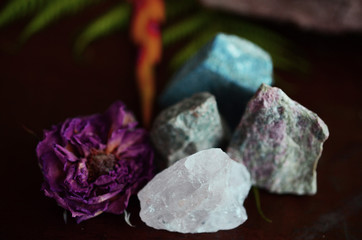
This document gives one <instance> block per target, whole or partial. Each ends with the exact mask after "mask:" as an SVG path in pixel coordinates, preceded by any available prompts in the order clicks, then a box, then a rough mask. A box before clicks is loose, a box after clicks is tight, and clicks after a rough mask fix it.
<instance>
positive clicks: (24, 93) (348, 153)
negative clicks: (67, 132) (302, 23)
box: [0, 11, 362, 240]
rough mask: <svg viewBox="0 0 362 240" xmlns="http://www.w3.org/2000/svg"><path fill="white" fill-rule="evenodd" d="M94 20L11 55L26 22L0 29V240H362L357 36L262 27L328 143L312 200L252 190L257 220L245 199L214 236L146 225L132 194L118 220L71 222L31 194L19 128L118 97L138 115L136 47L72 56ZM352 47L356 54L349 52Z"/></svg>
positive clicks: (101, 46)
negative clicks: (295, 63)
mask: <svg viewBox="0 0 362 240" xmlns="http://www.w3.org/2000/svg"><path fill="white" fill-rule="evenodd" d="M92 14H93V13H92V12H91V11H90V12H87V13H84V14H82V15H80V16H77V17H72V18H68V19H65V20H62V21H61V22H59V23H58V24H55V25H53V27H52V28H50V29H47V30H45V31H43V32H41V33H40V34H38V35H36V36H34V37H33V38H31V39H30V40H29V41H28V42H27V43H26V44H25V45H24V46H23V47H21V48H20V49H17V48H16V45H15V43H14V42H15V40H16V39H17V36H18V35H19V33H20V30H21V29H22V28H23V26H24V24H25V23H26V21H25V20H24V21H23V22H19V23H17V24H15V25H12V26H11V27H8V28H5V29H1V30H0V70H1V71H0V91H1V93H0V98H1V101H0V104H1V105H0V107H1V118H0V120H1V124H0V126H1V129H0V130H1V131H0V133H1V138H0V139H1V171H0V180H1V182H0V183H1V186H2V187H1V204H0V213H1V215H0V239H1V240H8V239H52V240H56V239H78V240H81V239H87V240H93V239H102V240H105V239H148V240H152V239H228V240H233V239H268V240H277V239H278V240H284V239H285V240H286V239H295V240H297V239H303V240H308V239H310V240H312V239H331V240H332V239H333V240H340V239H347V240H357V239H362V223H361V217H362V185H361V180H362V165H361V160H362V158H361V157H362V74H361V72H362V60H361V57H362V37H361V36H356V35H354V36H334V37H328V36H318V35H316V34H312V33H306V32H300V31H299V30H295V29H291V28H290V27H285V26H271V27H272V28H275V29H276V30H277V31H278V32H279V33H281V34H282V35H284V36H287V37H289V38H291V39H292V40H293V41H294V42H295V43H296V44H297V45H298V46H299V48H300V50H302V52H303V53H304V54H305V57H306V59H307V60H308V62H309V63H310V65H311V70H310V72H309V73H308V74H306V75H301V74H298V73H286V72H282V71H276V74H277V76H278V77H279V79H282V80H281V81H277V85H278V86H279V87H281V88H282V89H283V90H284V91H285V92H286V93H287V94H288V95H289V96H290V97H291V98H293V99H295V100H297V101H298V102H300V103H301V104H303V105H304V106H306V107H307V108H309V109H311V110H312V111H314V112H316V113H317V114H318V115H319V116H320V117H321V118H322V119H323V120H324V121H325V122H326V123H327V125H328V126H329V130H330V138H329V139H328V140H327V142H326V143H325V145H324V152H323V154H322V157H321V159H320V162H319V164H318V193H317V194H316V195H315V196H302V197H298V196H292V195H275V194H269V193H267V192H265V191H262V190H261V191H260V197H261V204H262V208H263V210H264V212H265V214H266V215H267V216H268V217H269V218H271V219H272V220H273V222H272V223H268V222H266V221H264V220H263V219H262V218H261V217H260V216H259V215H258V213H257V210H256V206H255V201H254V196H253V194H250V195H249V197H248V199H247V200H246V203H245V206H246V210H247V213H248V215H249V219H248V220H247V222H246V223H245V224H243V225H242V226H240V227H238V228H236V229H234V230H229V231H220V232H217V233H213V234H195V235H192V234H178V233H170V232H166V231H157V230H154V229H151V228H149V227H147V226H146V225H145V224H144V223H142V222H141V220H140V219H139V217H138V213H139V202H138V200H137V199H136V198H135V197H133V198H132V200H131V203H130V205H129V208H128V211H129V212H130V213H131V222H132V223H133V224H134V225H135V226H136V227H135V228H132V227H129V226H128V225H127V224H126V223H125V221H124V219H123V216H117V215H110V214H103V215H101V216H99V217H96V218H94V219H91V220H88V221H85V222H82V223H80V224H76V223H75V221H74V220H73V219H71V217H70V216H69V214H68V222H67V223H66V224H65V223H64V220H63V209H61V208H60V207H58V206H57V204H56V203H55V201H54V200H53V199H50V198H47V197H45V196H44V194H43V192H41V191H40V186H41V183H42V175H41V172H40V170H39V168H38V165H37V159H36V156H35V151H34V149H35V147H36V144H37V140H36V139H35V138H34V137H33V136H32V135H30V134H29V133H28V132H26V131H25V130H24V128H23V127H22V126H23V125H24V126H26V127H27V128H29V129H32V130H33V131H34V132H36V133H37V134H38V135H41V132H42V129H44V128H49V127H50V126H51V125H52V124H55V123H58V122H60V121H63V120H64V119H65V118H67V117H72V116H77V115H85V114H91V113H95V112H101V111H104V110H105V109H106V108H107V106H108V105H110V104H111V103H112V102H113V101H114V100H116V99H121V100H123V101H124V102H125V103H126V104H127V105H128V106H129V108H130V109H132V110H133V111H134V112H135V113H136V115H137V116H140V109H139V107H138V106H139V102H138V95H137V91H136V88H135V81H134V75H133V69H134V65H133V63H134V62H135V60H136V54H135V53H136V49H135V48H134V47H133V46H132V44H131V42H130V41H129V38H128V35H127V33H118V34H115V35H113V36H110V37H107V38H106V39H103V40H100V41H98V42H96V43H94V44H92V45H91V46H90V47H89V48H88V49H87V51H86V52H85V55H84V59H83V60H81V61H77V60H75V58H74V57H73V56H72V52H71V47H72V36H74V34H75V33H76V32H77V30H78V29H79V27H80V26H81V25H82V24H84V23H86V22H87V21H88V20H89V16H91V15H92ZM176 48H177V46H176V47H173V48H170V49H168V50H167V51H166V52H165V54H164V58H163V61H162V63H161V64H160V66H159V67H158V68H157V75H158V80H157V81H158V90H161V89H162V87H163V86H164V84H165V83H166V81H167V79H168V78H169V77H170V75H171V73H170V71H169V70H168V67H167V62H168V61H169V59H170V57H171V55H172V53H173V51H175V49H176ZM358 48H359V49H358Z"/></svg>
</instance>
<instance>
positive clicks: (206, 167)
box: [138, 148, 251, 233]
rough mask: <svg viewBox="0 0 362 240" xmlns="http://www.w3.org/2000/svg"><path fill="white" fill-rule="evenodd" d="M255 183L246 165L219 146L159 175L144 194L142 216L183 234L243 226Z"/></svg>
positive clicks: (151, 224) (150, 224) (158, 227)
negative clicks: (245, 206) (248, 198)
mask: <svg viewBox="0 0 362 240" xmlns="http://www.w3.org/2000/svg"><path fill="white" fill-rule="evenodd" d="M250 187H251V182H250V175H249V173H248V170H247V169H246V168H245V166H244V165H243V164H240V163H238V162H236V161H233V160H232V159H230V158H229V156H228V155H227V154H226V153H224V152H223V151H222V150H220V149H216V148H212V149H208V150H203V151H200V152H198V153H196V154H193V155H191V156H189V157H187V158H184V159H181V160H179V161H177V162H176V163H175V164H173V165H172V166H171V167H169V168H167V169H165V170H164V171H162V172H161V173H159V174H157V175H156V176H155V177H154V178H153V179H152V180H151V181H150V182H149V183H148V184H147V185H146V186H145V187H144V188H143V189H142V190H141V191H140V192H139V193H138V198H139V199H140V202H141V212H140V216H141V219H142V220H143V221H144V222H145V223H146V224H147V225H148V226H150V227H153V228H156V229H165V230H168V231H176V232H181V233H201V232H216V231H218V230H225V229H232V228H235V227H237V226H239V225H240V224H242V223H243V222H244V221H245V220H246V219H247V215H246V212H245V208H244V207H243V203H244V199H245V198H246V196H247V195H248V192H249V190H250Z"/></svg>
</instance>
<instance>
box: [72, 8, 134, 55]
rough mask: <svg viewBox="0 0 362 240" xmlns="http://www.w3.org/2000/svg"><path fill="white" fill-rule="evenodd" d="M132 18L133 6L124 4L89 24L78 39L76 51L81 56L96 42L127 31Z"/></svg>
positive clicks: (75, 46)
mask: <svg viewBox="0 0 362 240" xmlns="http://www.w3.org/2000/svg"><path fill="white" fill-rule="evenodd" d="M130 17H131V6H130V5H129V4H126V3H122V4H120V5H117V6H116V7H114V8H112V9H111V10H110V11H108V12H107V13H105V14H104V15H102V16H101V17H99V18H98V19H96V20H95V21H93V22H92V23H91V24H89V25H88V26H87V27H86V28H85V29H84V30H83V31H82V32H81V33H80V35H79V37H77V39H76V41H75V45H74V50H75V52H76V54H77V55H80V54H81V53H82V52H83V51H84V49H85V48H86V47H87V46H88V45H89V44H90V43H91V42H93V41H94V40H96V39H98V38H100V37H104V36H106V35H108V34H110V33H112V32H115V31H117V30H121V29H125V28H126V27H127V26H128V23H129V19H130Z"/></svg>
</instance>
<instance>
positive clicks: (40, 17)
mask: <svg viewBox="0 0 362 240" xmlns="http://www.w3.org/2000/svg"><path fill="white" fill-rule="evenodd" d="M98 1H99V0H53V1H51V3H50V4H48V5H46V6H45V7H44V8H43V9H41V10H40V11H39V12H38V14H37V15H36V16H35V17H34V19H33V20H32V21H31V22H30V23H29V24H28V25H27V26H26V28H25V30H24V31H23V33H22V35H21V40H23V41H24V40H27V39H28V38H29V37H30V36H32V35H33V34H34V33H36V32H38V31H40V30H41V29H43V28H45V27H46V26H48V25H49V24H50V23H52V22H54V21H55V20H57V19H59V18H60V17H62V16H64V15H66V14H75V13H77V12H79V11H80V10H82V9H84V8H85V7H87V6H89V5H91V4H95V3H97V2H98Z"/></svg>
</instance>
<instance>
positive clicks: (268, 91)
mask: <svg viewBox="0 0 362 240" xmlns="http://www.w3.org/2000/svg"><path fill="white" fill-rule="evenodd" d="M328 136H329V132H328V128H327V126H326V124H325V123H324V122H323V121H322V119H320V118H319V117H318V116H317V114H315V113H313V112H311V111H310V110H308V109H306V108H305V107H303V106H302V105H300V104H299V103H297V102H295V101H293V100H292V99H290V98H289V97H288V96H287V95H286V94H285V93H284V92H283V91H282V90H280V89H279V88H276V87H270V86H267V85H265V84H263V85H262V86H261V87H260V89H259V90H258V92H257V93H256V94H255V96H254V97H253V98H252V99H251V100H250V102H249V103H248V105H247V107H246V110H245V113H244V115H243V118H242V119H241V122H240V124H239V126H238V127H237V129H236V131H235V133H234V135H233V137H232V140H231V142H230V145H229V148H228V150H227V152H228V154H229V156H230V157H231V158H233V159H235V160H237V161H240V162H242V163H244V164H245V166H246V167H247V168H248V170H249V171H250V174H251V178H252V181H253V184H255V185H256V186H259V187H262V188H265V189H267V190H269V191H270V192H275V193H292V194H298V195H301V194H315V193H316V192H317V184H316V175H317V173H316V167H317V163H318V159H319V158H320V156H321V154H322V149H323V143H324V141H325V140H326V139H327V138H328Z"/></svg>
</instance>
